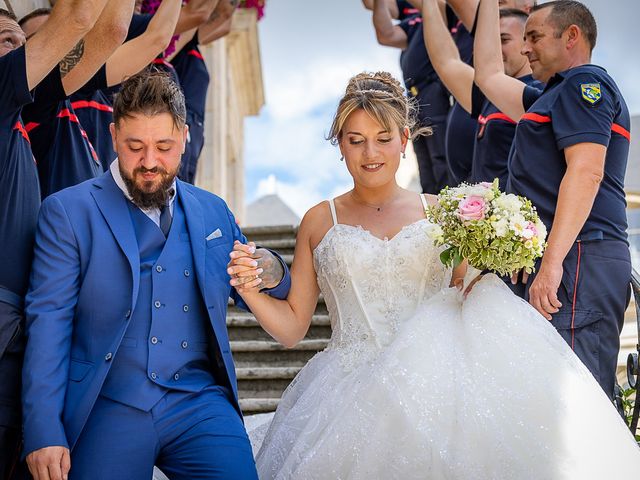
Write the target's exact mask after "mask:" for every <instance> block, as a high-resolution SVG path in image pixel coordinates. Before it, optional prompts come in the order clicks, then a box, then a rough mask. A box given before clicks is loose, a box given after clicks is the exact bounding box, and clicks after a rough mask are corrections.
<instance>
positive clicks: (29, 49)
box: [25, 0, 107, 89]
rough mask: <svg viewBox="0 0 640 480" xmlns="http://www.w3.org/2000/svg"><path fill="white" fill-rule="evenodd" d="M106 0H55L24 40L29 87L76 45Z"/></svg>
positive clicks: (87, 30)
mask: <svg viewBox="0 0 640 480" xmlns="http://www.w3.org/2000/svg"><path fill="white" fill-rule="evenodd" d="M106 3H107V0H58V1H57V2H56V6H55V7H54V8H53V10H52V11H51V15H49V19H48V20H47V21H46V22H45V23H44V24H43V25H42V27H40V29H39V30H38V32H36V33H35V34H34V35H33V36H32V37H30V38H29V40H28V41H27V43H26V46H25V55H26V59H27V62H26V63H27V81H28V83H29V89H33V88H35V86H36V85H38V83H40V82H41V81H42V79H43V78H44V77H45V76H46V75H47V74H48V73H49V72H50V71H51V70H52V69H53V67H55V66H56V64H57V63H58V62H60V60H61V59H62V58H63V57H64V56H65V55H66V54H67V53H68V52H69V51H70V50H72V49H73V48H74V45H77V44H78V42H79V41H80V40H81V39H82V37H84V36H85V35H86V34H87V32H89V31H90V30H91V28H92V27H93V26H94V24H95V23H96V20H97V19H98V16H99V15H100V14H101V13H102V10H103V9H104V6H105V5H106Z"/></svg>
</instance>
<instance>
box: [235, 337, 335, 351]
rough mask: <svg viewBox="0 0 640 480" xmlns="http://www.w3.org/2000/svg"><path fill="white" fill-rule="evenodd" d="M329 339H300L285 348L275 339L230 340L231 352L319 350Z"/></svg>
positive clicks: (324, 346)
mask: <svg viewBox="0 0 640 480" xmlns="http://www.w3.org/2000/svg"><path fill="white" fill-rule="evenodd" d="M328 343H329V340H327V339H313V340H302V341H301V342H300V343H298V345H296V346H295V347H293V348H286V347H284V346H282V345H280V344H279V343H278V342H276V341H275V340H273V341H267V340H248V341H247V340H241V341H232V342H230V344H231V351H232V352H234V353H235V352H286V351H316V352H317V351H320V350H323V349H324V348H326V346H327V344H328Z"/></svg>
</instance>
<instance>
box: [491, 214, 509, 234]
mask: <svg viewBox="0 0 640 480" xmlns="http://www.w3.org/2000/svg"><path fill="white" fill-rule="evenodd" d="M491 226H492V227H493V229H494V230H495V232H496V237H506V236H507V233H509V221H508V220H507V219H506V218H504V217H502V218H501V219H499V220H496V221H495V222H491Z"/></svg>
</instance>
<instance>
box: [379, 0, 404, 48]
mask: <svg viewBox="0 0 640 480" xmlns="http://www.w3.org/2000/svg"><path fill="white" fill-rule="evenodd" d="M396 10H397V7H396ZM372 18H373V27H374V28H375V30H376V38H377V39H378V43H379V44H380V45H384V46H387V47H396V48H400V49H402V50H404V49H405V48H407V34H406V33H405V32H404V30H403V29H402V28H401V27H399V26H398V25H394V24H393V17H392V15H391V11H390V9H389V6H388V5H387V2H385V0H374V2H373V16H372Z"/></svg>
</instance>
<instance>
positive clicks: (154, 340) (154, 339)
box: [151, 337, 158, 345]
mask: <svg viewBox="0 0 640 480" xmlns="http://www.w3.org/2000/svg"><path fill="white" fill-rule="evenodd" d="M151 343H153V344H154V345H155V344H156V343H158V337H151Z"/></svg>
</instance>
